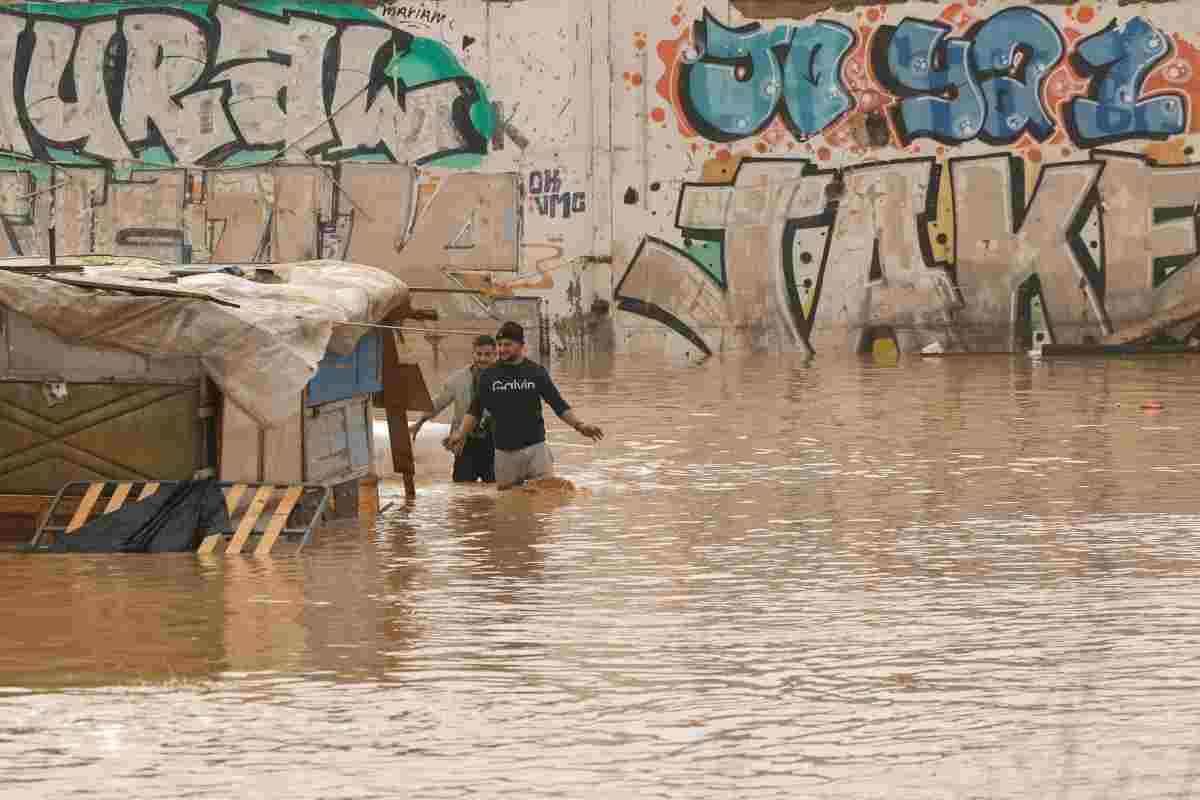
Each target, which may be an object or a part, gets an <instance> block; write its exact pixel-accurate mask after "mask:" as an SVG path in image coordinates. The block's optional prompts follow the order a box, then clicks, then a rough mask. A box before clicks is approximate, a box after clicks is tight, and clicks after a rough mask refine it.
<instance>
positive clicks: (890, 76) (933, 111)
mask: <svg viewBox="0 0 1200 800" xmlns="http://www.w3.org/2000/svg"><path fill="white" fill-rule="evenodd" d="M949 32H950V26H948V25H945V24H943V23H940V22H923V21H921V20H917V19H911V18H906V19H904V20H902V21H901V23H900V25H899V26H898V27H896V28H895V29H894V30H893V31H892V32H891V35H890V36H885V37H883V39H884V40H885V41H886V50H884V61H883V63H882V64H881V65H877V66H882V67H883V69H881V70H877V71H878V72H879V74H880V79H881V80H882V81H883V82H884V83H885V85H887V86H888V88H889V89H891V91H892V92H893V93H894V94H896V95H898V96H900V97H902V98H904V99H903V100H901V101H900V105H899V108H898V109H897V111H896V116H895V121H896V127H897V128H898V132H899V134H900V137H901V139H902V140H903V141H904V142H905V144H907V143H908V142H909V141H911V140H912V139H915V138H917V137H920V136H927V137H929V138H931V139H935V140H937V141H939V142H942V143H944V144H958V143H960V142H965V141H968V140H970V139H974V138H975V137H976V136H978V135H979V132H980V130H982V128H983V123H984V117H985V116H986V114H987V107H986V106H985V105H984V96H983V91H982V90H981V89H980V87H979V83H978V81H977V80H976V79H975V76H974V75H973V74H972V72H971V64H970V49H971V43H970V42H967V41H964V40H962V39H959V38H956V37H950V38H947V34H948V33H949Z"/></svg>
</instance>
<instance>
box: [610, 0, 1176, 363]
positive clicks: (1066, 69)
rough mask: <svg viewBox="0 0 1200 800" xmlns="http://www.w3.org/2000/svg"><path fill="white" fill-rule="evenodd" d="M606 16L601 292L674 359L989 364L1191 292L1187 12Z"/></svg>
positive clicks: (897, 10)
mask: <svg viewBox="0 0 1200 800" xmlns="http://www.w3.org/2000/svg"><path fill="white" fill-rule="evenodd" d="M770 5H771V3H770V2H768V1H767V0H764V2H760V3H758V7H759V8H762V7H764V6H767V7H769V6H770ZM793 5H794V4H793ZM825 5H828V4H825ZM835 7H836V4H835ZM843 7H844V6H843ZM615 18H616V19H618V20H623V21H624V30H622V31H621V32H620V33H619V34H615V35H614V46H615V53H616V57H615V60H616V63H617V65H618V67H617V69H618V71H619V72H623V73H624V76H623V77H624V83H623V84H622V76H621V75H618V77H617V78H616V84H617V91H616V94H615V96H616V102H615V120H616V122H615V123H614V125H615V130H617V131H620V133H619V134H616V135H615V138H616V139H617V141H616V144H617V151H618V152H617V157H616V159H615V160H616V163H617V169H616V177H615V179H614V194H615V195H616V196H617V198H618V203H617V206H616V209H615V215H616V228H617V230H619V231H622V232H625V231H628V232H630V233H632V232H633V231H635V230H639V229H640V230H641V232H642V233H643V236H642V237H639V238H637V239H636V240H633V238H632V237H626V236H624V235H623V236H622V237H621V240H620V241H619V242H618V244H617V246H616V247H615V249H614V257H615V262H616V264H617V265H618V268H619V269H622V270H623V272H622V274H621V276H620V278H619V284H618V291H617V295H618V297H620V298H626V299H623V300H622V301H621V302H622V303H623V305H625V306H627V307H630V308H635V309H637V310H639V311H641V312H642V313H644V314H645V315H646V316H647V317H657V318H658V319H660V320H663V321H664V322H666V323H668V324H670V325H671V326H672V327H674V328H675V329H676V330H677V331H679V333H680V334H682V335H681V336H678V337H676V339H677V340H679V341H683V340H684V339H687V340H690V344H691V346H692V347H702V348H707V349H711V350H714V351H716V350H722V349H729V348H731V347H735V348H744V347H753V348H770V349H773V348H782V349H804V348H805V347H807V346H808V345H809V344H811V346H812V348H814V349H815V350H817V351H829V350H838V349H845V348H849V349H863V348H865V349H869V348H870V346H871V342H872V340H873V339H875V338H877V337H885V338H889V339H892V338H894V339H895V340H896V341H897V343H898V344H899V346H900V348H901V350H913V349H919V348H921V347H924V346H926V345H927V344H930V343H932V342H935V341H936V342H939V343H941V344H942V345H943V346H946V347H952V348H967V349H1008V348H1010V347H1020V346H1021V345H1022V340H1023V339H1025V338H1026V337H1028V336H1029V334H1031V333H1032V332H1033V331H1036V330H1042V331H1045V332H1046V333H1048V334H1049V335H1050V336H1051V338H1052V339H1053V340H1054V341H1057V342H1060V343H1076V342H1082V341H1086V340H1087V338H1088V337H1092V338H1095V339H1098V340H1099V339H1103V338H1104V337H1105V336H1106V335H1109V334H1112V333H1116V332H1119V331H1121V330H1122V328H1128V327H1129V326H1132V325H1133V324H1135V323H1136V322H1138V321H1142V320H1145V319H1146V318H1147V317H1148V316H1149V315H1151V314H1154V313H1158V312H1161V311H1163V310H1164V309H1167V308H1169V307H1171V306H1172V305H1175V304H1177V303H1180V302H1183V301H1186V300H1191V301H1195V300H1197V299H1200V294H1198V292H1200V289H1198V288H1197V285H1196V274H1195V273H1196V269H1197V266H1196V263H1195V261H1194V257H1195V255H1196V253H1197V229H1196V208H1197V201H1200V166H1198V165H1196V164H1195V163H1193V162H1195V161H1196V158H1195V155H1194V153H1195V148H1196V146H1197V144H1198V142H1200V140H1198V139H1197V136H1196V134H1197V131H1200V114H1198V113H1197V109H1196V106H1197V102H1198V101H1200V92H1198V89H1200V53H1198V51H1197V50H1196V48H1195V45H1196V44H1198V43H1200V22H1198V21H1197V17H1196V15H1195V8H1194V5H1193V4H1191V3H1183V2H1168V3H1153V4H1129V5H1126V4H1118V3H1117V2H1103V3H1078V4H1075V5H1068V6H1064V5H1052V4H1037V5H1029V4H1022V3H1015V2H1005V1H1004V0H989V1H988V2H983V0H978V2H977V0H964V2H954V3H944V4H938V3H929V2H913V3H892V4H889V5H885V6H870V5H865V4H864V6H863V7H858V8H855V9H854V10H852V11H847V12H838V11H836V10H832V9H830V10H826V11H822V12H821V13H819V14H816V15H813V16H810V17H805V18H802V19H770V20H762V21H760V22H754V23H747V21H745V20H743V19H741V18H739V17H738V15H737V14H736V12H734V11H732V10H731V8H730V7H729V6H728V5H727V4H726V3H710V4H707V6H706V5H704V4H701V3H691V2H676V3H674V4H673V5H670V6H663V7H662V8H660V9H659V10H657V11H655V12H653V13H650V14H647V15H638V16H636V17H635V15H631V14H630V15H620V14H618V15H615ZM622 146H624V147H627V148H628V150H627V151H622ZM626 153H627V155H626ZM622 195H623V197H622ZM646 336H648V334H636V335H634V336H632V337H631V339H630V341H634V340H637V341H644V340H645V338H646ZM682 346H684V347H686V346H688V345H682Z"/></svg>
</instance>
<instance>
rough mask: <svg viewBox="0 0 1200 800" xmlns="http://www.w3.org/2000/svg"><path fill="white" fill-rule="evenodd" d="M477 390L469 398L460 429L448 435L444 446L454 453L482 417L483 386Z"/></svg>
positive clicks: (460, 447)
mask: <svg viewBox="0 0 1200 800" xmlns="http://www.w3.org/2000/svg"><path fill="white" fill-rule="evenodd" d="M478 389H479V390H478V391H476V392H475V393H474V396H473V397H472V398H471V407H470V408H468V409H467V413H466V414H464V415H463V421H462V427H461V428H459V429H458V431H457V432H455V433H452V434H450V436H449V437H448V438H447V439H446V446H447V447H449V448H450V449H451V450H453V451H454V452H456V453H457V452H458V451H459V450H461V449H462V446H463V442H465V441H466V440H467V435H468V434H470V433H471V432H472V431H474V430H475V426H476V425H478V424H479V419H480V417H482V416H483V391H484V390H483V386H482V385H480V386H479V387H478Z"/></svg>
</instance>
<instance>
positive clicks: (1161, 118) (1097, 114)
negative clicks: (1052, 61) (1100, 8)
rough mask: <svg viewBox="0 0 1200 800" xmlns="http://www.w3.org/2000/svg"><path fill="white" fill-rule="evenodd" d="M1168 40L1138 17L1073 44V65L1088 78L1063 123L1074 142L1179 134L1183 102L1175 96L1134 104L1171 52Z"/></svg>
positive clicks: (1159, 96)
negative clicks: (1088, 84) (1148, 78)
mask: <svg viewBox="0 0 1200 800" xmlns="http://www.w3.org/2000/svg"><path fill="white" fill-rule="evenodd" d="M1172 49H1173V48H1172V46H1171V39H1170V37H1169V36H1167V35H1166V34H1165V33H1163V32H1162V31H1160V30H1158V29H1157V28H1155V27H1154V26H1153V25H1151V24H1150V23H1149V22H1147V21H1146V20H1144V19H1142V18H1141V17H1134V18H1133V19H1131V20H1129V22H1127V23H1126V24H1125V25H1124V26H1123V27H1119V28H1118V27H1117V25H1116V22H1115V21H1114V22H1113V23H1110V24H1109V26H1108V27H1106V28H1105V29H1104V30H1102V31H1100V32H1098V33H1095V34H1092V35H1091V36H1089V37H1087V38H1086V39H1084V40H1082V41H1081V42H1080V43H1079V46H1078V48H1077V50H1076V54H1075V56H1074V59H1073V62H1074V64H1075V67H1076V69H1077V70H1078V71H1079V72H1080V73H1081V74H1083V75H1088V76H1091V78H1092V85H1091V89H1090V91H1089V92H1088V97H1086V98H1075V99H1073V100H1071V101H1070V103H1069V105H1068V110H1067V115H1066V116H1067V119H1068V121H1069V125H1070V127H1071V134H1072V138H1074V139H1075V141H1076V143H1077V144H1080V145H1086V146H1096V145H1102V144H1109V143H1112V142H1117V141H1122V140H1124V139H1130V138H1146V139H1165V138H1167V137H1168V136H1171V135H1173V134H1178V133H1182V132H1183V131H1184V128H1185V125H1186V122H1187V99H1186V98H1185V97H1184V96H1183V95H1182V94H1179V93H1176V92H1169V93H1163V94H1157V95H1154V96H1152V97H1148V98H1146V99H1144V100H1138V97H1139V95H1140V94H1141V91H1142V84H1143V82H1144V81H1145V79H1146V76H1147V75H1148V74H1149V73H1150V71H1151V70H1152V69H1154V67H1155V66H1156V65H1158V64H1159V63H1161V62H1162V61H1163V60H1164V59H1166V58H1167V57H1168V56H1169V55H1170V54H1171V52H1172Z"/></svg>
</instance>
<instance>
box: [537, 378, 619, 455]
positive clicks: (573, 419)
mask: <svg viewBox="0 0 1200 800" xmlns="http://www.w3.org/2000/svg"><path fill="white" fill-rule="evenodd" d="M538 391H539V392H540V393H541V395H542V399H543V400H545V401H546V403H547V405H549V406H550V408H552V409H554V413H555V414H557V415H558V417H559V419H561V420H562V421H563V422H565V423H567V424H568V425H570V426H571V427H572V428H574V429H575V430H577V431H579V432H580V433H581V434H583V435H584V436H586V437H587V438H589V439H594V440H596V441H597V442H598V441H600V440H601V439H603V438H604V431H602V430H600V427H599V426H597V425H589V424H587V423H586V422H584V421H583V420H581V419H579V417H577V416H575V411H574V410H573V409H572V408H571V406H569V405H568V404H567V401H566V400H564V399H563V397H562V395H561V394H560V393H559V391H558V387H557V386H555V385H554V381H553V380H551V379H550V373H549V372H546V371H545V369H543V370H542V377H541V379H540V380H539V381H538Z"/></svg>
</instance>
